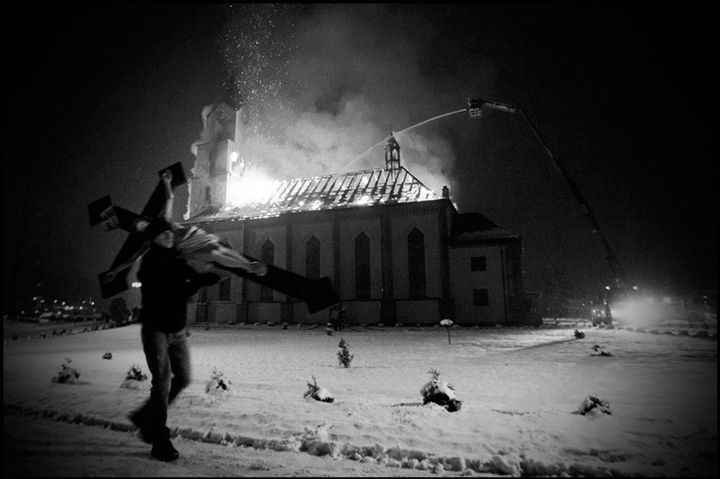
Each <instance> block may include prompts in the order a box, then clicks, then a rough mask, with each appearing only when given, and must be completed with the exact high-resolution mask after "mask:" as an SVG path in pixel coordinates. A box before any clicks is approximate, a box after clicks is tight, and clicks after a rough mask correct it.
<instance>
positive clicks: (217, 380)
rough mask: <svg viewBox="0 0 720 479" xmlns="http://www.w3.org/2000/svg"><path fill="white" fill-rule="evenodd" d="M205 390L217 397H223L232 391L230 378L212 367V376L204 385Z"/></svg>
mask: <svg viewBox="0 0 720 479" xmlns="http://www.w3.org/2000/svg"><path fill="white" fill-rule="evenodd" d="M205 392H206V393H208V394H210V395H212V396H215V397H218V398H224V397H227V396H229V395H232V393H233V391H232V387H231V382H230V380H229V379H227V378H226V377H225V375H224V374H223V373H222V371H218V370H217V369H213V373H212V377H211V378H210V380H209V381H208V382H207V384H206V385H205Z"/></svg>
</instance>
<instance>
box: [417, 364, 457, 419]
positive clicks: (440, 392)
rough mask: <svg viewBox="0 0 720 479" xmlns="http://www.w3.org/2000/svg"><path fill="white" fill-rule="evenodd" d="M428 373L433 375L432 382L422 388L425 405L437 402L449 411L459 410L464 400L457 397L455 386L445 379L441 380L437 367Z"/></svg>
mask: <svg viewBox="0 0 720 479" xmlns="http://www.w3.org/2000/svg"><path fill="white" fill-rule="evenodd" d="M428 374H430V377H431V379H430V382H428V383H427V384H425V385H424V386H423V387H422V389H421V390H420V394H421V395H422V397H423V405H425V404H427V403H435V404H437V405H439V406H442V407H444V408H445V409H447V410H448V411H449V412H455V411H459V410H460V408H461V407H462V401H460V400H459V399H457V398H456V397H455V388H454V387H452V386H451V385H450V384H448V383H446V382H444V381H440V372H439V371H438V370H437V369H430V371H428Z"/></svg>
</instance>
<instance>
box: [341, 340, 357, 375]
mask: <svg viewBox="0 0 720 479" xmlns="http://www.w3.org/2000/svg"><path fill="white" fill-rule="evenodd" d="M338 347H339V348H340V351H338V353H337V356H338V362H339V363H340V365H341V366H344V367H346V368H349V367H350V363H351V362H352V360H353V358H354V357H355V356H354V355H353V354H351V353H350V349H348V343H346V342H345V339H343V338H340V343H339V344H338Z"/></svg>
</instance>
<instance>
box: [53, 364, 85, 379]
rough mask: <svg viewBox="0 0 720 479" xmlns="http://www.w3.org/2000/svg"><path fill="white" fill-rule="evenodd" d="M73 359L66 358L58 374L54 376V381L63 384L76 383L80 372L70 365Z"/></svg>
mask: <svg viewBox="0 0 720 479" xmlns="http://www.w3.org/2000/svg"><path fill="white" fill-rule="evenodd" d="M71 362H72V359H70V358H65V362H64V363H63V364H61V365H60V370H59V371H58V373H57V376H54V377H53V378H52V382H54V383H61V384H75V383H76V382H77V380H78V378H79V377H80V373H79V372H77V370H76V369H75V368H73V367H70V363H71Z"/></svg>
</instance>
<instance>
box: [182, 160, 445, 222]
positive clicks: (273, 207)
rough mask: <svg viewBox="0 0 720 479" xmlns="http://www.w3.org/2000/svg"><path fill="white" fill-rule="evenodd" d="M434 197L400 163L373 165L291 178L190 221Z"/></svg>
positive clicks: (430, 198)
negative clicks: (260, 195) (258, 198)
mask: <svg viewBox="0 0 720 479" xmlns="http://www.w3.org/2000/svg"><path fill="white" fill-rule="evenodd" d="M437 199H438V196H437V195H436V194H435V193H434V192H433V191H432V190H430V189H429V188H428V187H427V186H425V185H424V184H423V183H422V182H421V181H420V180H418V179H417V178H416V177H415V176H413V175H412V174H411V173H410V172H409V171H407V170H406V169H405V168H404V167H403V166H401V167H400V168H398V169H392V170H391V169H387V168H376V169H372V170H362V171H355V172H351V173H345V174H329V175H322V176H314V177H310V178H293V179H287V180H283V181H281V182H280V184H279V185H278V187H277V188H276V189H275V191H274V192H273V193H272V194H271V195H270V196H269V197H268V199H267V200H265V201H262V202H256V203H252V204H249V205H246V206H241V207H228V208H226V209H223V210H220V211H217V210H216V211H207V210H206V211H204V212H202V213H200V214H199V215H197V216H195V217H193V218H191V219H190V221H191V222H199V221H213V220H224V219H235V218H237V219H243V218H263V217H272V216H278V215H280V214H283V213H291V212H301V211H317V210H329V209H336V208H349V207H358V206H370V205H383V204H395V203H415V202H420V201H430V200H437Z"/></svg>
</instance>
